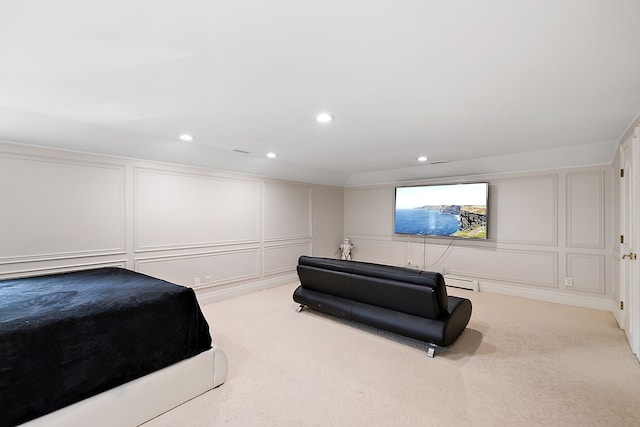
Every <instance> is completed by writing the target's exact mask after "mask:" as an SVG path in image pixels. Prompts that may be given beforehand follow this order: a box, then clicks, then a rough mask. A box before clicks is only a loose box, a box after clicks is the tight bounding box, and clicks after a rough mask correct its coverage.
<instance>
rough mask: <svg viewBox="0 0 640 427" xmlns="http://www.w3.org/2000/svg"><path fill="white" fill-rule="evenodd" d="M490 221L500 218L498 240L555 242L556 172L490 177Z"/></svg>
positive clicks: (535, 243) (491, 222) (555, 243)
mask: <svg viewBox="0 0 640 427" xmlns="http://www.w3.org/2000/svg"><path fill="white" fill-rule="evenodd" d="M491 186H492V191H491V195H492V197H494V198H497V200H494V201H493V202H492V201H491V200H490V208H494V209H495V210H497V212H492V211H493V209H491V211H490V212H489V225H488V227H489V228H491V227H492V225H491V224H494V225H493V226H494V227H495V226H496V224H495V223H496V222H497V221H499V225H498V231H497V240H498V241H499V242H500V243H510V244H521V245H545V246H557V245H558V237H557V236H558V232H557V230H558V175H557V174H545V175H539V176H526V177H521V178H514V179H509V180H505V179H496V180H493V181H491Z"/></svg>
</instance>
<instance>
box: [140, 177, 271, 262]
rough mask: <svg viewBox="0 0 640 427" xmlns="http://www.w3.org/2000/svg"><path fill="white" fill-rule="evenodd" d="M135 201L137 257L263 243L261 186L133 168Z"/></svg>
mask: <svg viewBox="0 0 640 427" xmlns="http://www.w3.org/2000/svg"><path fill="white" fill-rule="evenodd" d="M134 199H135V208H134V230H135V236H134V241H135V252H148V251H158V250H170V249H193V248H203V247H216V246H229V245H237V244H247V243H258V242H259V241H260V182H258V181H255V180H249V179H247V180H242V179H232V178H227V177H224V178H222V177H218V176H212V175H208V174H198V173H186V172H176V171H173V170H160V169H150V168H141V167H135V168H134ZM158 230H162V233H158Z"/></svg>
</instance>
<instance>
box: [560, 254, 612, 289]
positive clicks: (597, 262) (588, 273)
mask: <svg viewBox="0 0 640 427" xmlns="http://www.w3.org/2000/svg"><path fill="white" fill-rule="evenodd" d="M604 266H605V256H604V255H598V254H584V253H567V277H571V278H572V281H573V286H571V287H567V290H568V291H582V292H590V293H594V294H604V293H605V280H604V271H605V267H604Z"/></svg>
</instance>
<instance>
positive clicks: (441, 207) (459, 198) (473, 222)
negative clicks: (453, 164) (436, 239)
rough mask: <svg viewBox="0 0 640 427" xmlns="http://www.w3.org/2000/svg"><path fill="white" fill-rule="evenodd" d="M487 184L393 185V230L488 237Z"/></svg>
mask: <svg viewBox="0 0 640 427" xmlns="http://www.w3.org/2000/svg"><path fill="white" fill-rule="evenodd" d="M488 190H489V184H488V183H486V182H475V183H468V184H442V185H417V186H410V187H396V199H395V218H394V233H396V234H413V235H424V236H455V237H465V238H474V239H486V238H487V199H488Z"/></svg>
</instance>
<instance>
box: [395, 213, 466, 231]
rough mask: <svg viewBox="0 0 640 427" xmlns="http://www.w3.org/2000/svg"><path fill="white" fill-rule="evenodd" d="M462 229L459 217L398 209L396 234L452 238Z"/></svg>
mask: <svg viewBox="0 0 640 427" xmlns="http://www.w3.org/2000/svg"><path fill="white" fill-rule="evenodd" d="M459 228H460V219H459V217H458V216H457V215H452V214H448V213H440V211H437V210H428V209H396V221H395V230H394V231H395V232H396V233H399V234H431V235H437V236H451V235H452V234H453V233H455V232H456V231H458V229H459Z"/></svg>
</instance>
